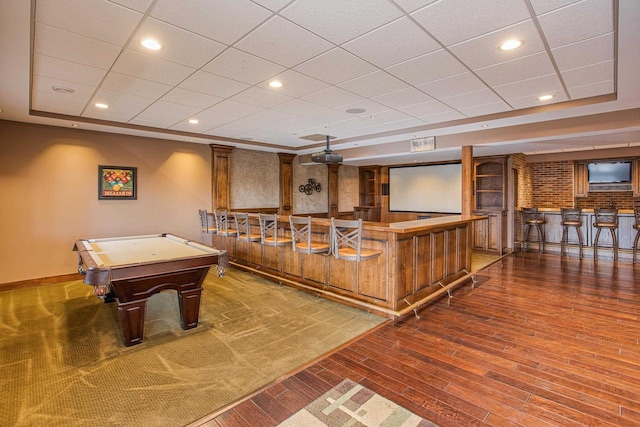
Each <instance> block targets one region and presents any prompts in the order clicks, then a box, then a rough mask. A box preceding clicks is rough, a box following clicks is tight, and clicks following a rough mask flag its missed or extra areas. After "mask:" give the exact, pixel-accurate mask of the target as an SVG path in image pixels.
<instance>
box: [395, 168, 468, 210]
mask: <svg viewBox="0 0 640 427" xmlns="http://www.w3.org/2000/svg"><path fill="white" fill-rule="evenodd" d="M389 210H390V211H397V212H438V213H457V214H459V213H460V212H461V210H462V164H460V163H448V164H433V165H423V166H402V167H390V168H389Z"/></svg>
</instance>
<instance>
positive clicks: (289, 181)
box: [278, 153, 296, 215]
mask: <svg viewBox="0 0 640 427" xmlns="http://www.w3.org/2000/svg"><path fill="white" fill-rule="evenodd" d="M295 157H296V155H295V154H287V153H278V158H279V159H280V209H279V210H278V214H280V215H291V214H292V213H293V194H292V191H293V190H292V189H293V159H294V158H295Z"/></svg>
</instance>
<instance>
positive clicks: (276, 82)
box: [269, 80, 282, 88]
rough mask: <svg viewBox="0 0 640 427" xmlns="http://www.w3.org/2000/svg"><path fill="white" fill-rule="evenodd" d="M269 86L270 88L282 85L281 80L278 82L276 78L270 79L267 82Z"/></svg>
mask: <svg viewBox="0 0 640 427" xmlns="http://www.w3.org/2000/svg"><path fill="white" fill-rule="evenodd" d="M269 87H272V88H279V87H282V82H279V81H278V80H272V81H270V82H269Z"/></svg>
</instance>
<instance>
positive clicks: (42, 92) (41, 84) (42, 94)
mask: <svg viewBox="0 0 640 427" xmlns="http://www.w3.org/2000/svg"><path fill="white" fill-rule="evenodd" d="M54 86H61V87H66V88H70V89H73V90H74V92H73V93H60V92H55V91H54V90H53V87H54ZM95 89H96V87H95V86H89V85H83V84H80V83H74V82H70V81H67V80H64V79H60V78H51V77H46V76H37V75H36V76H34V77H33V96H32V103H33V105H32V107H33V108H34V109H41V108H45V106H46V108H47V109H46V110H45V111H53V112H58V110H56V109H55V107H54V106H55V105H59V106H60V107H61V109H63V110H64V111H65V112H66V114H73V115H79V114H80V113H81V112H82V110H83V109H84V107H85V105H86V104H87V102H89V100H90V99H91V96H92V95H93V92H94V91H95ZM38 107H40V108H38Z"/></svg>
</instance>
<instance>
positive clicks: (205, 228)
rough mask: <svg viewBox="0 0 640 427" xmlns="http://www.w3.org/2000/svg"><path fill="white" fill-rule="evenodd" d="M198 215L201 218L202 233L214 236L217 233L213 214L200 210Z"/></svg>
mask: <svg viewBox="0 0 640 427" xmlns="http://www.w3.org/2000/svg"><path fill="white" fill-rule="evenodd" d="M198 215H199V216H200V232H201V233H203V234H213V233H215V232H216V231H217V229H216V227H215V225H214V224H215V221H214V220H213V218H211V219H209V218H210V217H213V214H211V213H209V212H207V210H206V209H198Z"/></svg>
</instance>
